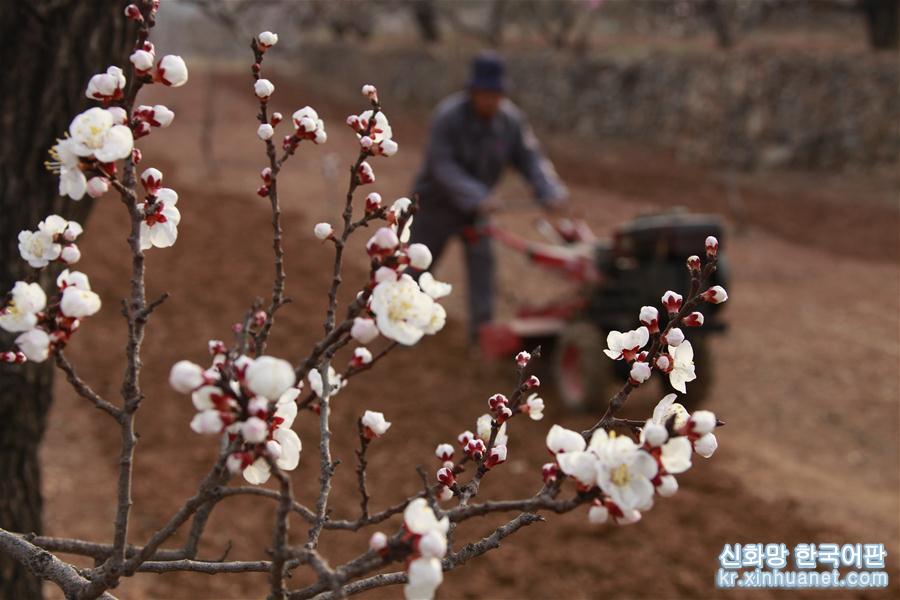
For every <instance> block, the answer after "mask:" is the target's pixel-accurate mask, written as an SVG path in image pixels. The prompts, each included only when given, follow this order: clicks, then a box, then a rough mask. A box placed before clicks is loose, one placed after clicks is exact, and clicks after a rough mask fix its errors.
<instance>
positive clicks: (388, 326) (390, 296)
mask: <svg viewBox="0 0 900 600" xmlns="http://www.w3.org/2000/svg"><path fill="white" fill-rule="evenodd" d="M369 308H370V310H371V311H372V313H374V315H375V318H376V322H377V324H378V330H379V331H380V332H381V333H382V335H384V336H385V337H387V338H389V339H392V340H394V341H396V342H399V343H401V344H403V345H406V346H411V345H413V344H415V343H416V342H418V341H419V340H420V339H421V338H422V336H423V335H425V333H426V330H427V329H430V328H431V326H432V319H433V318H434V316H435V312H434V300H432V299H431V297H430V296H428V295H427V294H425V293H423V292H422V290H421V289H419V286H418V284H417V283H416V282H415V281H414V280H413V279H412V278H411V277H409V276H408V275H403V276H401V277H400V279H398V280H397V281H384V282H382V283H379V284H378V285H376V286H375V289H374V290H373V291H372V298H371V303H370V306H369Z"/></svg>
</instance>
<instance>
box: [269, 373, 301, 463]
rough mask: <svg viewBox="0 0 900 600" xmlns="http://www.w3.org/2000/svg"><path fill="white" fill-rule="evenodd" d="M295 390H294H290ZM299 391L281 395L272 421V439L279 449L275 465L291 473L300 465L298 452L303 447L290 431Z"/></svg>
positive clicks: (297, 437) (294, 417) (298, 437)
mask: <svg viewBox="0 0 900 600" xmlns="http://www.w3.org/2000/svg"><path fill="white" fill-rule="evenodd" d="M292 389H295V388H292ZM299 393H300V390H296V393H294V392H292V391H291V390H288V391H287V392H285V393H284V394H282V396H281V398H279V400H278V404H276V408H275V418H274V420H273V423H274V428H275V430H274V431H273V432H272V438H273V439H274V441H275V442H277V443H278V445H279V446H280V447H281V452H280V455H279V456H273V458H275V459H276V460H275V464H276V465H278V468H279V469H284V470H285V471H293V470H294V469H296V468H297V465H298V464H299V463H300V451H301V450H302V449H303V445H302V444H301V443H300V436H298V435H297V433H296V432H295V431H294V430H293V429H291V427H292V426H293V424H294V419H296V418H297V402H296V397H297V395H298V394H299Z"/></svg>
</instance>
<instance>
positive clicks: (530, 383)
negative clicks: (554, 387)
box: [525, 375, 541, 390]
mask: <svg viewBox="0 0 900 600" xmlns="http://www.w3.org/2000/svg"><path fill="white" fill-rule="evenodd" d="M540 386H541V380H540V379H538V378H537V376H535V375H532V376H530V377H529V378H528V379H526V380H525V389H528V390H533V389H534V388H537V387H540Z"/></svg>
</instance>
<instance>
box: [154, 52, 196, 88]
mask: <svg viewBox="0 0 900 600" xmlns="http://www.w3.org/2000/svg"><path fill="white" fill-rule="evenodd" d="M155 79H156V80H157V81H160V82H162V83H163V84H165V85H167V86H170V87H181V86H183V85H184V84H186V83H187V81H188V70H187V65H186V64H185V63H184V59H182V58H181V57H180V56H176V55H174V54H167V55H166V56H163V57H162V59H161V60H160V61H159V62H158V63H157V65H156V76H155Z"/></svg>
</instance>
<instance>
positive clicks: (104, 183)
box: [87, 177, 109, 198]
mask: <svg viewBox="0 0 900 600" xmlns="http://www.w3.org/2000/svg"><path fill="white" fill-rule="evenodd" d="M108 191H109V179H107V178H106V177H91V178H90V179H88V182H87V194H88V196H90V197H91V198H99V197H100V196H102V195H103V194H105V193H106V192H108Z"/></svg>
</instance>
